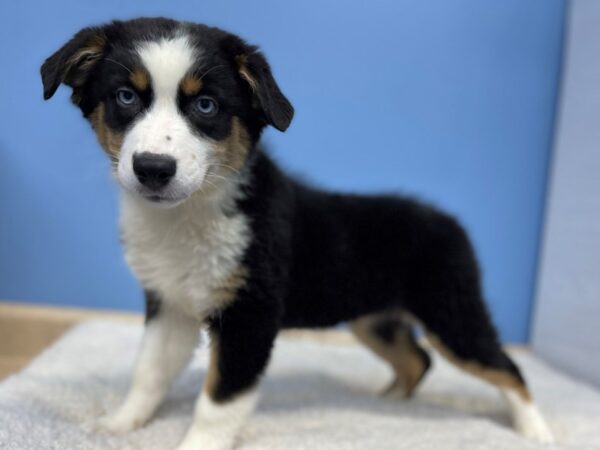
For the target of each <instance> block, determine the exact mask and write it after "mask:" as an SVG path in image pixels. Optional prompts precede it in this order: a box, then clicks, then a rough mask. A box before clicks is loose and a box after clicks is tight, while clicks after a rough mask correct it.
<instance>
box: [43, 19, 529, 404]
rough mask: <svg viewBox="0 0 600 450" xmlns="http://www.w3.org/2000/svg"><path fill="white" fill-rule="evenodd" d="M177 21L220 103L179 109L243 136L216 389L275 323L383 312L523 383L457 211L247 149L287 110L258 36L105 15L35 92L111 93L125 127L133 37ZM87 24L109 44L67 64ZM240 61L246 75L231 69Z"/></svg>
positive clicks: (236, 386)
mask: <svg viewBox="0 0 600 450" xmlns="http://www.w3.org/2000/svg"><path fill="white" fill-rule="evenodd" d="M177 27H185V28H186V29H187V30H188V31H189V32H190V34H191V35H192V36H193V37H194V39H195V40H196V41H195V43H196V45H198V46H199V47H202V48H203V49H204V50H205V52H204V55H205V58H204V59H203V61H202V65H201V66H199V67H197V68H196V69H197V71H198V72H200V73H203V72H205V71H207V70H209V69H211V68H215V67H216V68H217V69H214V70H213V71H211V72H210V73H206V77H205V78H204V79H203V80H204V84H205V85H206V89H209V92H210V93H211V95H214V96H215V97H217V98H218V99H219V105H220V110H219V111H220V112H219V115H218V116H215V117H214V118H211V119H202V120H199V119H197V118H194V117H192V115H191V114H190V113H189V99H187V98H185V97H183V96H181V97H180V99H179V108H180V110H181V112H182V113H184V114H185V115H186V117H188V122H189V124H190V125H191V126H193V127H194V128H195V129H196V130H197V131H198V132H199V133H201V134H204V135H208V136H210V137H212V138H214V139H222V138H224V137H226V136H227V135H228V133H229V132H230V127H231V117H233V116H236V117H239V118H240V120H241V121H242V123H243V125H244V127H245V128H246V129H247V130H248V131H249V134H250V138H251V140H252V144H251V149H250V152H249V155H250V156H249V157H248V160H247V162H246V168H245V171H246V172H247V173H248V174H249V182H248V185H247V186H245V187H244V189H245V192H244V194H245V195H244V196H243V198H242V199H240V200H239V202H238V204H237V210H236V211H228V214H244V215H246V216H247V217H248V218H249V221H250V224H251V231H252V240H251V243H250V246H249V248H248V249H247V251H246V253H245V255H244V258H243V261H242V265H243V266H244V268H245V269H247V272H248V278H247V282H246V284H245V285H244V287H242V288H241V289H240V290H239V291H238V292H237V297H236V299H235V300H234V301H233V302H232V303H230V304H229V306H227V307H225V309H223V310H222V311H218V312H216V313H215V314H214V315H213V316H212V317H211V318H210V319H209V323H210V332H211V333H212V334H213V336H214V337H215V338H216V339H217V340H218V343H219V357H218V364H219V367H218V373H219V377H218V382H217V386H216V389H215V392H214V393H213V395H214V397H215V399H216V400H218V401H226V400H228V399H230V398H232V397H234V396H235V395H236V394H238V393H240V392H242V391H244V390H245V389H247V388H249V387H250V386H252V385H253V384H254V383H256V381H257V380H258V378H259V377H260V375H261V374H262V372H263V371H264V369H265V367H266V364H267V362H268V359H269V355H270V351H271V347H272V345H273V341H274V339H275V336H276V335H277V332H278V330H279V329H280V328H284V327H326V326H332V325H335V324H338V323H340V322H344V321H349V320H353V319H356V318H359V317H361V316H364V315H367V314H372V313H376V312H382V311H387V310H403V311H407V312H409V313H410V314H411V315H412V316H414V317H416V318H417V319H418V320H419V321H420V322H421V323H422V324H424V326H425V327H426V328H427V330H428V331H429V332H431V333H433V334H435V335H436V336H438V337H439V339H440V340H441V341H442V342H443V343H444V345H445V346H446V347H447V348H448V349H449V350H450V351H451V352H452V353H453V354H454V355H455V356H456V357H457V358H458V359H461V360H465V361H476V362H477V363H479V364H480V365H481V366H484V367H486V368H493V369H498V370H501V371H505V372H506V373H509V374H511V375H512V376H514V377H515V378H516V379H518V380H520V382H523V380H522V377H521V375H520V374H519V371H518V369H517V367H516V366H515V365H514V364H513V363H512V361H511V360H510V359H509V358H508V357H507V356H506V354H505V353H504V352H503V351H502V350H501V348H500V345H499V342H498V338H497V334H496V331H495V329H494V327H493V325H492V322H491V320H490V317H489V314H488V311H487V309H486V307H485V304H484V302H483V300H482V295H481V286H480V284H481V283H480V275H479V269H478V266H477V262H476V258H475V255H474V252H473V249H472V247H471V244H470V242H469V240H468V238H467V235H466V233H465V231H464V230H463V228H462V227H461V226H460V224H459V223H458V222H457V221H456V220H455V219H454V218H453V217H451V216H449V215H447V214H445V213H443V212H440V211H438V210H437V209H435V208H432V207H430V206H428V205H425V204H422V203H420V202H417V201H415V200H413V199H410V198H403V197H399V196H391V195H380V196H360V195H344V194H338V193H331V192H324V191H321V190H318V189H314V188H312V187H309V186H306V185H304V184H302V183H300V182H298V181H296V180H294V179H292V178H290V177H288V176H287V175H285V174H284V173H283V172H282V171H281V170H280V169H279V168H278V167H277V166H276V165H275V164H274V163H273V162H272V161H271V160H270V159H269V157H268V156H267V155H266V154H265V153H264V152H263V151H262V150H260V148H259V147H257V142H258V139H259V137H260V134H261V131H262V129H263V128H264V126H265V125H267V124H270V125H272V126H274V127H275V128H278V129H280V130H284V129H286V128H287V127H288V126H289V124H290V121H291V119H292V115H293V109H292V107H291V105H290V103H289V102H288V101H287V99H286V98H285V97H284V96H283V94H282V93H281V91H280V89H279V87H278V86H277V84H276V82H275V80H274V78H273V76H272V74H271V71H270V68H269V65H268V63H267V62H266V60H265V58H264V56H263V55H262V54H260V53H259V52H258V51H257V49H256V48H255V47H252V46H249V45H247V44H246V43H245V42H243V41H242V40H241V39H239V38H238V37H236V36H233V35H231V34H229V33H226V32H224V31H221V30H219V29H216V28H209V27H206V26H203V25H195V24H179V23H177V22H174V21H170V20H167V19H140V20H135V21H130V22H113V23H112V24H109V25H107V26H104V27H101V28H91V29H86V30H83V31H82V32H80V33H79V34H78V35H76V36H75V38H73V40H71V41H69V43H68V44H66V45H65V47H63V48H62V49H61V50H59V52H57V53H56V54H55V55H53V56H52V57H50V58H49V59H48V60H47V61H46V62H45V63H44V66H43V67H42V77H43V83H44V96H45V98H49V97H50V96H52V94H53V93H54V91H55V90H56V88H57V86H58V84H59V83H60V82H65V83H66V84H69V85H70V86H72V87H73V88H74V93H75V94H76V97H77V98H76V100H77V103H78V105H79V107H80V108H81V110H82V112H83V114H84V115H85V116H86V117H87V116H89V115H90V113H91V112H92V111H93V110H94V108H95V107H96V106H97V105H98V104H99V103H100V102H108V103H106V104H107V110H106V116H107V123H108V124H109V125H110V126H111V127H112V128H115V129H117V130H125V129H126V128H127V127H128V125H129V124H130V123H131V121H133V120H134V118H135V116H136V114H140V113H141V112H142V111H143V110H144V108H147V107H148V105H149V104H150V103H151V100H152V98H151V95H152V94H151V92H149V93H139V95H140V96H141V99H142V103H141V105H140V111H137V112H135V114H133V113H132V115H130V116H128V115H126V114H123V112H122V111H119V110H118V109H117V108H115V107H114V105H113V106H111V105H112V103H111V101H112V100H114V91H115V88H116V87H118V86H120V85H123V84H127V83H128V81H127V78H128V70H127V69H126V68H124V67H123V66H125V67H128V68H133V67H135V66H136V64H138V63H139V61H138V60H137V58H138V57H137V56H136V54H135V52H134V51H132V47H131V43H132V42H135V41H136V40H138V39H140V38H141V37H142V36H144V37H148V36H152V37H153V38H156V37H160V36H167V35H169V34H170V33H173V31H174V30H175V29H176V28H177ZM94 33H96V34H98V33H100V34H101V35H102V36H103V37H104V39H105V41H106V46H105V47H104V48H103V55H102V58H99V59H98V60H97V61H94V65H93V70H91V69H89V68H88V70H87V71H86V72H82V70H81V65H80V64H75V65H72V66H70V67H68V68H67V69H65V68H64V65H65V61H67V60H69V58H72V56H73V54H76V52H77V50H78V49H79V48H80V47H81V46H82V45H84V44H85V43H86V42H88V41H89V39H90V36H92V35H94ZM240 55H245V56H244V58H241V59H240V58H239V56H240ZM115 61H117V62H118V63H115ZM240 64H243V65H244V66H245V69H246V70H247V71H248V73H249V74H250V75H251V76H252V78H253V79H254V82H255V84H256V85H255V86H253V85H252V83H248V80H245V79H244V78H243V77H240V73H239V69H240ZM88 67H89V65H88ZM203 89H204V88H203ZM203 92H204V91H203ZM144 95H146V97H144ZM159 305H160V301H159V300H158V299H157V298H155V295H153V294H152V293H151V292H149V293H147V317H148V319H151V318H152V317H153V316H154V315H155V314H157V313H159ZM386 326H387V328H386V329H385V330H383V331H382V333H381V336H382V338H383V339H388V338H389V337H390V336H393V332H394V330H393V329H392V328H393V324H391V323H388V324H387V325H386ZM390 326H392V328H390ZM424 358H426V361H427V364H428V363H429V359H428V357H427V355H426V354H425V356H424Z"/></svg>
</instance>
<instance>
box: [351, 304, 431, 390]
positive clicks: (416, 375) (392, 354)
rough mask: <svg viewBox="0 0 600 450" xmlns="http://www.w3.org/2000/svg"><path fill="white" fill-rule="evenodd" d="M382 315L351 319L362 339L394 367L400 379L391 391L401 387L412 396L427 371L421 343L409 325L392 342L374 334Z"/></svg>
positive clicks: (396, 380) (399, 331) (353, 330)
mask: <svg viewBox="0 0 600 450" xmlns="http://www.w3.org/2000/svg"><path fill="white" fill-rule="evenodd" d="M382 317H383V316H382V315H373V316H367V317H363V318H361V319H358V320H355V321H354V322H351V323H350V329H351V330H352V332H353V333H354V335H355V336H356V338H357V339H358V340H359V341H360V342H362V343H363V344H365V345H366V346H367V347H368V348H370V349H371V350H372V351H373V352H374V353H375V354H376V355H378V356H379V357H380V358H382V359H383V360H385V361H387V362H388V363H389V364H390V365H391V366H392V368H393V369H394V372H395V374H396V379H395V380H394V382H393V383H392V385H391V386H390V387H389V388H388V390H392V389H395V388H397V387H401V388H402V390H403V392H404V395H405V396H406V397H410V396H411V395H412V393H413V392H414V390H415V388H416V387H417V385H418V384H419V382H420V381H421V378H422V377H423V375H424V374H425V371H426V370H427V366H426V365H425V363H424V361H423V359H422V357H421V355H420V354H419V349H418V347H417V346H418V344H417V343H416V342H415V340H414V338H413V336H412V333H411V329H410V326H409V325H408V324H405V326H404V327H402V326H400V327H399V328H398V331H397V333H396V335H395V336H394V341H393V342H392V343H388V342H386V341H384V340H382V339H381V338H380V337H378V336H377V335H376V334H375V333H374V331H373V326H374V325H375V324H376V322H377V320H381V318H382ZM400 320H402V319H400Z"/></svg>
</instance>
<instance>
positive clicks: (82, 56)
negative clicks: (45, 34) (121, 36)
mask: <svg viewBox="0 0 600 450" xmlns="http://www.w3.org/2000/svg"><path fill="white" fill-rule="evenodd" d="M106 41H107V40H106V36H105V34H104V32H103V31H102V29H101V28H84V29H83V30H81V31H80V32H79V33H77V34H76V35H75V36H74V37H73V38H72V39H71V40H70V41H69V42H67V43H66V44H65V45H63V46H62V48H61V49H60V50H58V51H57V52H56V53H54V54H53V55H52V56H50V57H49V58H48V59H46V61H44V64H43V65H42V67H41V70H40V72H41V74H42V83H43V84H44V100H48V99H49V98H50V97H52V96H53V95H54V93H55V92H56V90H57V89H58V86H60V84H61V83H65V84H66V85H67V86H70V87H72V88H73V89H76V88H78V87H80V86H82V85H83V84H84V83H85V81H86V79H87V77H88V75H89V73H90V71H91V70H92V68H93V67H94V66H95V65H96V63H97V62H98V61H99V60H100V59H101V58H102V55H103V54H104V50H105V47H106Z"/></svg>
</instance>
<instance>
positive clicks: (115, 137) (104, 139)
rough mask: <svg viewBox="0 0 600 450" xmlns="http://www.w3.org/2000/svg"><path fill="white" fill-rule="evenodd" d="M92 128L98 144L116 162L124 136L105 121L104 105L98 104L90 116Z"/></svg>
mask: <svg viewBox="0 0 600 450" xmlns="http://www.w3.org/2000/svg"><path fill="white" fill-rule="evenodd" d="M90 122H91V123H92V128H93V129H94V131H95V132H96V136H97V137H98V142H100V145H101V146H102V148H103V149H104V151H105V152H106V153H108V155H109V156H110V158H111V159H112V160H113V161H116V160H117V159H118V157H119V153H120V151H121V146H122V145H123V139H124V136H123V134H122V133H118V132H116V131H114V130H113V129H111V128H110V127H109V126H108V125H107V124H106V120H105V113H104V103H100V104H99V105H98V106H97V107H96V109H94V111H92V113H91V114H90Z"/></svg>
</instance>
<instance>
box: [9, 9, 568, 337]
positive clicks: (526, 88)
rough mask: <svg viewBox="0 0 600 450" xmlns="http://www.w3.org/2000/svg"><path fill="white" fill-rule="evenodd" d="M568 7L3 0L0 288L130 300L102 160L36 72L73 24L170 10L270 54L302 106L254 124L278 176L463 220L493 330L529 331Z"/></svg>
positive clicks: (40, 296) (66, 298) (125, 304)
mask: <svg viewBox="0 0 600 450" xmlns="http://www.w3.org/2000/svg"><path fill="white" fill-rule="evenodd" d="M564 9H565V8H564V4H563V1H561V0H537V1H536V0H527V1H524V0H494V1H492V0H489V1H484V0H454V1H448V0H428V1H414V0H411V1H408V0H407V1H399V0H385V1H384V0H382V1H376V2H365V1H358V0H352V1H345V2H334V1H323V0H311V1H297V2H284V1H280V0H269V1H253V2H248V1H218V2H217V1H213V2H206V1H192V0H174V1H173V0H171V1H149V0H144V1H142V0H136V1H133V0H128V1H125V0H121V1H119V0H103V1H93V2H92V1H84V0H52V1H44V0H38V1H20V2H3V3H2V6H0V50H1V55H2V58H1V61H2V69H1V70H0V93H1V101H0V165H1V167H2V176H1V177H0V202H1V204H2V214H1V215H0V232H1V236H2V238H1V239H2V240H1V244H0V298H3V299H12V300H24V301H34V302H47V303H53V304H64V305H80V306H89V307H100V308H119V309H134V310H137V309H141V307H142V301H141V294H140V289H139V288H138V286H137V284H136V282H135V281H134V279H133V278H132V276H131V275H130V273H129V271H128V269H127V268H126V266H125V264H124V262H123V260H122V256H121V250H120V248H119V243H118V237H117V228H116V221H117V219H116V217H117V201H116V199H117V195H116V188H115V186H114V185H113V182H112V180H111V179H110V176H109V171H108V163H107V160H106V158H105V157H104V155H103V154H102V152H101V151H100V150H99V148H98V146H97V144H96V142H95V137H94V135H93V134H92V132H91V130H90V127H89V126H88V124H87V123H85V122H84V121H83V120H82V119H81V118H80V115H79V112H78V110H76V109H75V108H74V107H72V106H71V105H70V104H69V100H68V96H69V92H68V90H67V89H65V88H62V89H61V90H59V92H58V95H57V96H56V97H55V98H54V99H53V100H52V101H51V102H49V103H46V104H45V103H44V102H43V101H42V87H41V83H40V80H39V75H38V70H39V65H40V64H41V62H42V61H43V60H44V58H45V57H47V56H49V55H50V54H51V53H52V52H53V51H54V50H56V49H57V48H58V47H59V46H60V45H62V44H63V43H64V42H65V41H66V40H67V39H68V38H69V37H70V36H71V35H72V34H74V33H75V32H76V31H78V30H79V29H80V28H81V27H83V26H86V25H90V24H95V23H97V22H99V21H106V20H109V19H112V18H130V17H134V16H139V15H167V16H172V17H175V18H180V19H187V20H192V21H201V22H205V23H208V24H213V25H218V26H221V27H223V28H226V29H229V30H232V31H234V32H236V33H238V34H240V35H242V36H243V37H245V38H247V39H248V40H249V41H251V42H252V43H256V44H259V45H260V46H261V47H262V48H263V49H264V51H265V52H266V54H267V55H268V57H269V58H270V60H271V62H272V65H273V67H274V71H275V76H276V78H277V79H278V80H279V82H280V85H281V86H282V88H283V90H284V92H285V93H286V94H287V96H288V97H289V98H290V100H291V101H292V103H293V104H294V105H295V107H296V112H297V114H296V117H295V121H294V122H293V124H292V127H291V128H290V129H289V130H288V132H287V133H285V134H278V133H277V132H275V131H269V132H268V133H267V134H266V135H265V140H266V141H267V143H268V144H269V147H271V148H272V152H273V154H274V155H275V156H276V158H277V159H278V160H279V161H280V162H281V163H282V164H283V165H285V166H287V167H288V168H289V169H290V170H292V171H293V172H296V173H300V174H303V175H305V176H307V177H308V178H309V179H311V180H313V181H314V182H316V183H319V184H321V185H323V186H326V187H330V188H336V189H344V190H351V191H398V192H400V191H401V192H406V193H412V194H416V195H418V196H419V197H421V198H423V199H426V200H428V201H431V202H433V203H435V204H437V205H439V206H441V207H443V208H445V209H447V210H449V211H451V212H453V213H455V214H457V215H458V216H459V217H460V218H461V220H462V221H463V223H464V224H465V225H466V227H467V229H468V230H469V232H470V233H471V234H472V236H473V239H474V242H475V246H476V248H477V252H478V254H479V258H480V260H481V263H482V266H483V271H484V284H485V292H486V297H487V299H488V302H489V304H490V306H491V309H492V313H493V315H494V318H495V320H496V323H497V324H498V325H499V327H500V329H501V332H502V337H503V339H504V340H508V341H518V342H523V341H525V340H526V339H527V336H528V325H529V320H530V311H531V302H532V296H533V290H534V281H535V272H536V263H537V252H538V241H539V235H540V229H541V222H542V213H543V204H544V195H545V184H546V171H547V165H548V160H549V154H550V146H551V138H552V130H553V116H554V105H555V102H556V95H557V85H558V74H559V67H560V57H561V40H562V28H563V19H564ZM440 300H441V301H443V299H440Z"/></svg>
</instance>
